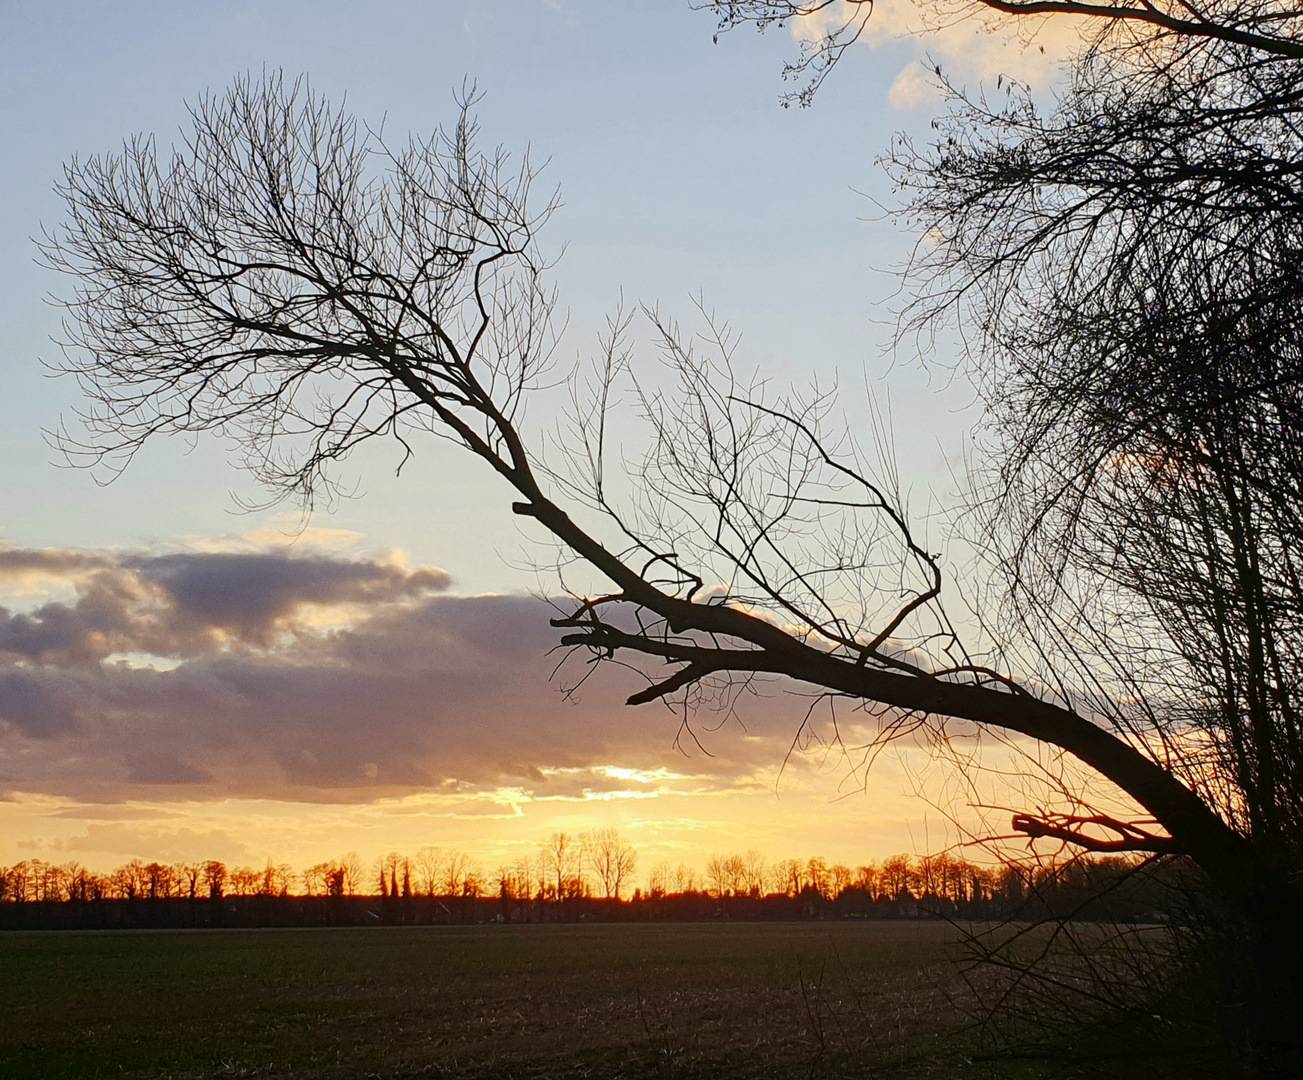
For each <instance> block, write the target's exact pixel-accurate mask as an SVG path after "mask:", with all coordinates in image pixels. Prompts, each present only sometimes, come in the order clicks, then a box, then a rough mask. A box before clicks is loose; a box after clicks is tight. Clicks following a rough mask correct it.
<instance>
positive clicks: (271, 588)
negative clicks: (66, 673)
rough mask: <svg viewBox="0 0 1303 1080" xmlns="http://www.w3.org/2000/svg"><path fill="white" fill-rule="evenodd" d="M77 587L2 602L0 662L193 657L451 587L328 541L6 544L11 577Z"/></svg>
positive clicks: (2, 567)
mask: <svg viewBox="0 0 1303 1080" xmlns="http://www.w3.org/2000/svg"><path fill="white" fill-rule="evenodd" d="M36 581H44V582H45V584H46V585H47V586H61V587H63V588H64V589H65V590H66V589H71V590H72V592H73V593H74V594H75V596H74V598H73V599H71V600H69V601H65V600H50V601H48V602H47V603H45V604H42V605H40V606H38V607H36V608H35V609H34V610H31V611H27V612H17V613H15V612H11V611H9V610H8V609H6V608H0V662H4V661H8V662H9V663H23V662H26V663H29V664H38V665H54V666H59V667H66V666H81V667H86V666H94V665H97V664H99V663H100V662H102V661H103V660H104V659H105V658H106V657H109V656H112V655H113V654H115V653H142V654H152V655H156V656H163V657H169V656H170V657H190V656H197V655H202V654H204V653H208V652H211V651H212V650H213V649H215V648H218V647H221V646H230V645H255V646H260V647H263V648H266V647H269V646H270V645H271V644H272V643H273V642H274V640H275V639H276V637H277V636H278V635H280V634H283V633H286V632H293V631H295V630H296V629H300V628H301V627H302V626H304V625H313V624H315V625H321V624H322V623H323V622H329V618H327V617H324V616H323V613H328V614H329V615H331V616H334V617H346V616H347V615H349V614H351V613H352V611H351V609H354V608H362V609H366V610H373V609H377V608H379V607H383V606H385V605H391V604H399V603H403V602H407V601H411V600H413V599H417V598H419V597H422V596H426V595H429V594H430V593H435V592H442V591H444V590H446V589H448V588H449V587H450V585H451V584H452V579H451V577H450V576H449V574H448V573H447V572H446V571H444V570H440V569H438V568H434V567H431V568H425V569H418V570H408V569H406V568H405V567H404V566H402V565H401V564H400V563H398V562H396V561H394V560H392V559H388V560H379V559H362V558H354V559H348V558H341V557H338V556H334V555H331V554H327V553H322V552H295V551H293V550H290V549H285V548H280V549H274V548H273V549H269V550H264V551H259V552H199V551H188V552H177V553H171V554H163V555H146V554H126V555H112V554H108V553H86V552H66V551H33V550H26V549H12V548H11V549H5V550H0V587H4V588H6V589H7V590H8V591H11V592H12V591H13V589H14V587H15V586H20V587H21V588H22V589H24V590H30V589H31V588H32V587H33V583H34V582H36Z"/></svg>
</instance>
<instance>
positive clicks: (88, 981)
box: [0, 922, 962, 1080]
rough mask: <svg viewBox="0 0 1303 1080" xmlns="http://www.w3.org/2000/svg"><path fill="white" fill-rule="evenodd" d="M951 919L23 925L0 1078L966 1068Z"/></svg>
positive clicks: (0, 1010) (1, 1031)
mask: <svg viewBox="0 0 1303 1080" xmlns="http://www.w3.org/2000/svg"><path fill="white" fill-rule="evenodd" d="M952 936H953V931H951V929H950V928H949V927H947V926H945V925H944V924H941V923H935V922H873V923H855V924H848V923H835V924H801V923H760V924H757V923H750V924H736V925H718V924H708V925H706V924H650V925H648V924H635V925H629V924H608V925H546V926H510V925H508V926H478V927H464V928H460V927H429V928H411V929H403V928H374V929H356V930H354V929H343V930H215V931H173V932H169V931H153V932H107V933H75V932H55V933H10V934H6V935H3V936H0V1076H4V1077H14V1078H21V1080H47V1078H49V1080H53V1078H61V1080H62V1078H77V1080H81V1078H83V1077H107V1076H128V1077H200V1076H213V1077H224V1076H250V1077H252V1076H258V1077H295V1078H308V1077H313V1078H315V1077H322V1078H345V1077H372V1076H380V1077H408V1076H443V1075H448V1076H454V1075H455V1076H471V1077H475V1076H502V1077H513V1076H514V1077H534V1078H545V1077H563V1076H564V1077H571V1076H573V1077H580V1076H585V1077H598V1076H603V1077H604V1076H612V1077H614V1076H626V1077H643V1076H647V1077H651V1076H656V1077H662V1076H663V1077H691V1076H737V1077H751V1076H773V1077H787V1076H801V1077H813V1076H861V1075H864V1076H893V1077H894V1076H899V1077H905V1076H915V1075H946V1076H949V1075H953V1074H954V1071H955V1070H956V1069H958V1068H959V1067H960V1066H961V1065H962V1056H961V1054H960V1049H961V1046H960V1044H961V1042H962V1039H961V1038H957V1037H956V1035H955V1032H956V1030H957V1029H958V1027H959V1026H960V1025H961V1023H962V1017H961V1016H960V1015H959V1013H958V1012H957V1011H956V1010H955V1008H954V1007H953V1005H951V1004H950V1003H949V1001H948V1000H947V996H946V993H945V990H946V983H947V980H949V979H952V975H951V968H950V966H949V964H948V963H947V962H946V948H947V946H946V942H947V940H948V939H949V938H950V937H952Z"/></svg>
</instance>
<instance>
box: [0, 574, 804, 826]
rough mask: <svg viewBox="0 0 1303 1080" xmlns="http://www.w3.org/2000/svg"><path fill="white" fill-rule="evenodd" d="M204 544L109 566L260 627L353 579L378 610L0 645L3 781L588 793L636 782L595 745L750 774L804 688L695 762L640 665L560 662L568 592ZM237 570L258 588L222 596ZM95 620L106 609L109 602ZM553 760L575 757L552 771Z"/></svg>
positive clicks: (179, 601) (36, 788)
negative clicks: (152, 635)
mask: <svg viewBox="0 0 1303 1080" xmlns="http://www.w3.org/2000/svg"><path fill="white" fill-rule="evenodd" d="M164 558H165V559H166V558H171V557H164ZM190 558H191V557H190V556H186V557H185V560H182V559H180V558H179V557H178V558H177V559H175V560H174V561H171V562H162V561H160V562H158V563H157V564H155V563H153V562H149V561H148V560H146V559H144V557H140V560H139V561H140V565H139V566H136V565H127V564H126V563H125V562H123V563H120V564H117V565H115V566H114V567H112V568H109V569H108V570H106V571H105V572H106V573H110V572H111V573H113V574H118V573H123V574H128V575H130V577H131V581H132V582H136V583H139V582H144V583H145V587H146V591H148V589H155V590H157V589H162V590H163V592H164V594H165V597H166V603H165V605H164V607H165V609H166V610H167V611H170V612H176V611H180V612H184V615H182V616H175V617H173V619H172V624H170V625H172V626H173V628H174V627H175V624H176V623H177V622H178V621H184V620H193V621H195V622H196V623H198V624H199V625H209V626H211V625H213V624H215V623H217V622H219V620H230V623H229V625H236V624H241V625H244V626H245V627H246V628H256V627H258V626H262V625H266V623H267V621H268V620H272V619H274V618H278V617H280V615H279V614H278V613H284V612H285V611H287V610H289V609H290V608H292V606H293V605H294V604H297V603H300V602H314V603H327V602H330V603H334V602H341V601H343V600H344V599H345V598H347V599H348V602H350V603H353V604H356V605H358V607H359V609H360V610H361V611H362V612H363V615H364V617H363V618H361V619H360V621H358V622H357V623H356V624H355V625H353V626H351V627H348V628H342V629H341V628H337V629H335V630H332V631H330V632H326V633H310V632H305V633H301V634H299V635H297V636H296V637H293V638H292V639H287V640H279V641H277V642H275V643H274V645H273V646H270V647H254V646H255V645H257V644H258V643H257V642H256V641H252V640H246V639H241V640H242V641H244V643H243V644H241V643H240V642H239V641H237V642H236V643H235V644H232V643H231V642H229V641H228V642H226V643H225V644H224V645H223V646H222V647H220V648H219V647H218V646H217V645H215V644H213V643H212V642H209V643H208V644H207V646H206V647H201V646H202V643H199V644H196V645H195V646H194V649H193V651H192V652H191V653H190V654H188V655H187V656H186V658H185V659H184V661H183V662H182V663H180V665H179V666H177V667H175V668H174V669H172V670H169V671H153V670H147V669H145V670H142V669H134V668H131V667H129V666H126V665H115V664H97V665H93V666H89V667H88V666H85V665H84V664H80V665H79V662H78V661H77V660H76V659H75V656H76V655H77V654H76V653H75V650H72V649H71V648H69V649H68V650H67V651H66V652H65V653H64V654H62V660H61V661H59V662H55V661H54V660H50V661H48V662H45V663H42V664H39V665H33V664H31V663H30V662H28V663H27V664H26V666H21V667H20V666H14V665H11V666H10V667H9V668H8V669H7V670H6V669H5V668H4V667H3V665H0V679H6V678H7V679H12V680H15V681H14V685H15V687H16V689H17V693H16V695H15V696H14V699H13V703H9V701H8V695H7V694H5V692H4V688H5V686H6V685H7V684H6V683H5V682H2V681H0V716H2V717H4V718H5V720H7V721H9V724H8V726H7V727H6V726H5V725H3V724H0V760H3V761H4V763H5V767H6V771H7V772H8V773H9V774H10V775H9V779H8V781H7V784H6V786H7V787H9V788H11V789H13V790H21V791H30V792H48V793H51V794H64V795H70V796H74V797H77V798H81V799H87V800H94V801H98V802H113V801H117V800H122V799H128V798H132V797H141V798H157V797H159V796H160V795H161V794H163V793H165V792H166V791H168V790H169V789H170V788H174V791H175V795H176V797H184V798H187V799H194V798H221V797H226V796H258V797H271V798H296V799H312V800H320V801H339V802H344V801H354V800H357V799H359V798H367V797H371V796H382V795H402V794H408V793H412V792H420V791H436V792H440V791H447V790H450V789H449V788H448V786H447V783H446V782H447V781H448V780H450V779H455V780H456V781H458V782H459V783H460V785H463V786H466V790H470V791H475V790H485V791H488V790H492V789H493V788H494V787H496V786H506V787H524V788H525V789H527V790H531V791H535V792H536V793H537V794H539V795H556V796H560V797H570V798H575V797H582V796H583V794H584V792H585V791H589V792H599V791H608V790H614V789H615V788H618V787H620V786H622V785H621V783H619V782H616V781H613V780H610V779H609V778H606V777H604V776H603V775H601V773H600V771H593V769H594V767H595V766H600V765H623V766H628V767H635V768H642V769H653V768H658V767H669V768H670V769H672V770H673V771H675V772H681V773H694V774H696V773H700V774H702V777H701V782H702V783H708V782H709V781H708V778H707V776H706V774H710V776H712V777H714V778H715V779H716V780H717V781H718V782H721V783H728V782H732V780H737V781H739V782H741V781H742V780H744V779H745V777H747V776H749V775H752V774H753V773H754V771H755V769H756V768H757V767H758V766H770V765H773V764H775V763H776V762H777V761H779V760H781V756H782V753H783V751H784V750H785V749H786V746H787V744H788V742H789V741H790V738H791V734H792V731H793V729H794V726H795V724H797V723H799V719H800V716H801V715H802V714H803V712H804V706H805V704H806V702H805V701H804V700H793V699H791V698H784V697H782V696H779V697H775V698H773V699H770V700H764V699H758V700H755V701H752V702H750V703H748V705H747V707H746V710H745V713H744V715H745V716H746V718H747V723H748V733H749V734H751V735H752V736H759V737H758V738H753V739H749V740H743V739H740V738H738V735H739V734H741V732H740V731H739V729H738V728H737V727H736V726H733V725H727V726H726V730H724V731H720V732H714V733H713V734H712V733H711V732H709V731H705V730H704V729H705V728H708V727H709V726H710V723H709V719H710V718H703V722H702V725H701V726H702V728H703V739H704V740H705V741H706V742H707V745H708V746H709V748H710V750H711V752H712V753H713V754H714V755H715V756H714V757H712V758H707V757H705V756H704V755H701V754H699V753H697V756H696V757H695V758H694V759H693V760H692V761H691V762H689V761H686V760H685V759H684V758H683V756H682V755H681V754H680V753H679V752H678V751H677V750H676V749H675V747H674V739H675V735H676V732H677V731H678V727H679V723H680V718H679V717H678V716H676V715H675V714H674V713H672V712H671V711H670V710H668V709H665V708H663V707H661V706H658V705H650V706H643V707H640V708H638V709H630V708H627V707H625V706H624V705H623V700H624V698H625V697H626V696H627V695H628V694H629V693H630V692H631V691H632V690H633V689H635V688H637V686H639V685H641V684H640V683H639V682H638V681H637V677H636V676H635V675H633V674H632V673H629V672H626V671H621V670H620V669H618V668H614V667H613V668H610V669H608V670H605V671H603V672H600V673H599V674H598V676H597V677H596V678H594V679H593V680H591V681H590V682H589V683H587V684H586V685H585V686H584V688H583V691H582V693H580V694H578V695H575V696H573V697H570V698H567V697H566V696H563V695H562V694H561V693H560V692H559V690H558V683H557V681H555V680H552V679H551V676H552V672H553V668H554V667H555V665H556V661H557V656H556V653H555V648H556V643H557V631H556V630H554V629H553V628H552V627H550V626H549V625H548V617H549V615H551V614H554V611H553V609H551V608H550V607H549V606H548V605H547V604H545V603H542V602H540V601H539V600H536V599H531V598H526V597H518V596H514V597H513V596H498V597H456V596H450V595H442V596H441V595H429V594H430V593H431V592H433V591H435V590H436V589H437V588H440V587H443V586H445V585H446V580H447V579H446V575H442V572H441V571H415V572H407V571H402V570H400V569H397V568H394V567H391V566H388V565H386V564H377V563H367V562H365V561H362V560H346V559H332V558H329V557H326V556H320V557H314V560H315V561H313V563H312V565H308V566H299V565H292V564H296V563H297V562H298V561H299V560H298V559H295V558H289V559H286V558H283V557H280V556H277V557H276V558H278V559H280V560H281V561H280V562H279V563H277V562H274V561H268V562H264V563H258V564H256V566H257V572H256V573H253V572H250V571H249V565H250V564H241V563H239V562H234V561H204V560H203V559H200V558H196V560H195V561H193V562H191V561H189V560H190ZM303 562H305V563H307V562H309V560H303ZM336 564H338V565H336ZM275 566H280V567H281V568H282V569H285V570H286V573H287V578H288V582H289V583H288V584H279V585H275V586H273V585H266V586H265V590H266V591H267V592H269V593H270V594H271V596H270V598H268V599H265V600H263V601H257V600H256V599H255V598H252V597H249V596H247V595H245V594H248V593H250V592H252V591H253V582H254V581H263V580H265V579H264V578H263V577H260V576H259V575H263V574H266V573H270V569H271V568H273V567H275ZM422 575H426V576H422ZM222 583H228V584H229V587H231V588H232V589H243V590H244V594H242V596H241V597H240V598H237V599H236V600H233V601H232V602H231V603H230V605H228V606H223V605H224V604H225V603H226V602H225V601H224V600H223V599H222V598H221V597H219V596H218V595H217V593H218V592H219V591H220V590H221V589H222V588H224V587H226V586H225V585H223V584H222ZM105 588H106V589H107V588H109V585H107V584H106V585H105ZM305 597H310V598H312V599H311V600H310V601H306V600H304V598H305ZM124 603H125V602H124ZM127 607H130V605H127ZM76 609H77V606H73V607H72V608H71V609H70V610H73V611H75V610H76ZM133 610H134V609H133ZM138 614H139V613H138ZM151 617H152V616H151ZM140 618H141V619H145V616H144V615H141V616H140ZM11 619H12V617H11ZM100 620H101V623H100V624H101V625H108V617H107V616H100ZM241 620H247V622H245V623H241V622H240V621H241ZM132 627H134V624H132ZM136 629H139V628H130V627H129V630H130V633H135V632H136ZM140 632H141V634H145V633H146V632H153V631H151V630H150V628H149V627H148V626H145V627H144V629H143V630H141V631H140ZM159 632H160V633H161V631H159ZM242 632H245V631H242ZM247 633H248V635H249V636H250V638H251V637H253V636H254V633H255V630H254V629H247ZM138 637H139V635H138ZM133 640H134V639H133ZM140 640H141V641H143V640H144V639H143V637H140ZM196 640H197V639H196ZM136 647H139V645H137V646H136ZM42 655H45V656H47V657H58V656H59V655H60V654H58V653H57V651H47V652H46V653H44V654H42ZM579 670H581V668H576V670H575V671H573V672H571V673H570V675H569V678H568V681H570V682H573V681H574V679H575V677H576V675H577V674H578V672H579ZM563 678H564V676H563ZM11 714H12V715H11ZM14 717H19V719H14ZM694 753H696V752H695V751H694ZM555 769H561V770H571V771H569V772H562V773H557V772H549V773H545V771H544V770H555ZM730 778H732V779H730ZM694 783H695V781H694ZM624 786H628V785H624Z"/></svg>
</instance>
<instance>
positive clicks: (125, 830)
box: [61, 824, 251, 863]
mask: <svg viewBox="0 0 1303 1080" xmlns="http://www.w3.org/2000/svg"><path fill="white" fill-rule="evenodd" d="M61 846H62V848H63V849H64V850H66V851H75V852H78V853H82V854H95V855H110V856H114V857H115V858H120V859H133V858H134V859H145V860H148V861H150V862H155V861H157V862H163V863H170V862H192V861H198V860H201V859H219V860H221V861H222V862H230V863H234V862H241V861H247V860H249V859H250V858H251V852H250V850H249V848H248V847H246V846H245V845H244V844H242V843H240V842H238V841H236V840H234V839H232V837H231V836H229V835H228V834H227V833H225V832H223V831H221V830H217V829H213V830H207V831H203V832H199V831H197V830H194V829H189V828H180V829H138V828H129V827H128V826H126V825H120V824H111V825H88V826H87V827H86V834H85V835H84V836H73V837H70V838H69V839H68V840H66V841H65V842H64V843H63V844H62V845H61Z"/></svg>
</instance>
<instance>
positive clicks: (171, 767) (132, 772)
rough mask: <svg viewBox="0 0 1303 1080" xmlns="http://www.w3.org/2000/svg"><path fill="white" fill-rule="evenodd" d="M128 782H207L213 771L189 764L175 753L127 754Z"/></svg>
mask: <svg viewBox="0 0 1303 1080" xmlns="http://www.w3.org/2000/svg"><path fill="white" fill-rule="evenodd" d="M124 760H125V762H126V765H127V783H128V784H207V783H211V782H212V779H213V775H212V773H209V772H207V771H205V770H203V769H196V768H195V767H194V766H193V765H187V764H186V763H185V762H184V761H182V760H180V758H178V757H176V755H174V754H151V753H140V754H126V755H124Z"/></svg>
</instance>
